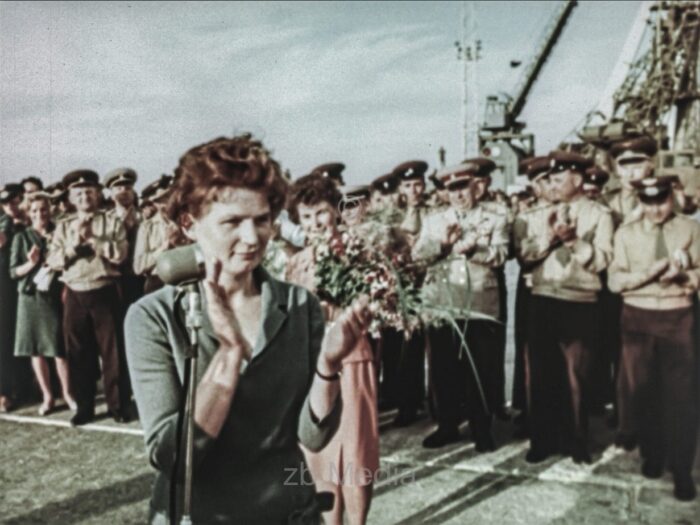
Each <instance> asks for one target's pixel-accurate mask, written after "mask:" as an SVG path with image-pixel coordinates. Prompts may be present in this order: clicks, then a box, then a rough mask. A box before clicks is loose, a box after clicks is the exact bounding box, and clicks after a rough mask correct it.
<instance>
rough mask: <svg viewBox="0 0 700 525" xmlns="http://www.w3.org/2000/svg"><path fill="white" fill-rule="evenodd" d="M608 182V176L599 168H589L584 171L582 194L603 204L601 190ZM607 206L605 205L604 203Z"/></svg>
mask: <svg viewBox="0 0 700 525" xmlns="http://www.w3.org/2000/svg"><path fill="white" fill-rule="evenodd" d="M609 180H610V174H609V173H608V172H607V171H605V170H604V169H603V168H601V167H600V166H591V167H590V168H588V169H587V170H586V173H585V175H584V181H583V192H584V193H585V194H586V197H588V198H589V199H591V200H594V201H599V202H601V203H602V202H604V198H603V190H604V188H605V185H606V184H607V183H608V181H609ZM605 204H606V205H607V203H605Z"/></svg>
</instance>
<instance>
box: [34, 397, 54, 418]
mask: <svg viewBox="0 0 700 525" xmlns="http://www.w3.org/2000/svg"><path fill="white" fill-rule="evenodd" d="M53 407H54V401H53V399H51V400H49V401H44V402H43V403H42V404H41V406H40V407H39V410H38V411H37V413H38V414H39V415H40V416H46V415H48V414H49V413H50V412H51V411H52V410H53Z"/></svg>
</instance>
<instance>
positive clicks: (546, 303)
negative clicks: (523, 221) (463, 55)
mask: <svg viewBox="0 0 700 525" xmlns="http://www.w3.org/2000/svg"><path fill="white" fill-rule="evenodd" d="M550 162H551V165H552V167H551V168H550V171H554V172H558V171H564V170H573V171H577V172H578V173H583V171H584V169H585V167H586V166H587V164H588V162H587V161H586V159H584V158H583V157H580V156H579V155H576V154H570V153H564V152H561V153H559V152H555V153H552V154H550ZM553 212H554V213H556V214H557V216H558V217H559V219H558V220H559V221H560V222H565V223H568V224H570V225H575V238H574V239H573V240H572V241H571V242H569V243H560V242H556V241H554V240H553V239H552V238H551V237H550V236H549V231H550V228H549V223H550V221H551V219H552V213H553ZM531 226H532V231H533V235H532V236H531V237H528V238H526V239H524V240H523V241H522V244H521V247H520V256H521V258H522V260H524V261H526V262H529V263H539V264H537V265H536V266H535V267H534V268H533V271H532V299H531V301H530V323H529V332H528V363H529V370H530V429H529V430H530V438H531V448H530V451H529V452H528V456H527V459H528V461H532V462H537V461H542V460H543V459H545V458H546V457H548V456H549V455H551V454H553V453H556V452H558V451H562V450H563V451H564V452H565V453H567V454H571V455H572V456H573V458H574V460H575V461H585V462H588V461H590V456H589V454H588V451H587V446H586V433H587V415H588V414H587V402H588V394H589V392H588V388H589V383H588V381H589V373H590V363H591V352H592V349H594V348H595V345H596V332H597V331H596V330H595V329H593V330H591V327H595V326H597V325H598V313H599V312H598V306H597V295H598V293H599V292H600V290H601V288H602V284H601V280H600V276H599V274H600V272H601V271H603V270H604V269H605V268H606V267H607V265H608V264H609V262H610V259H611V256H612V234H613V224H612V218H611V216H610V212H609V211H608V210H607V209H606V208H604V207H603V206H601V205H600V204H598V203H596V202H593V201H591V200H589V199H588V198H586V197H584V196H579V197H575V198H574V199H573V200H571V201H570V202H567V203H560V204H558V205H557V206H556V209H555V210H552V209H551V208H550V207H544V208H542V209H541V210H540V211H538V212H537V214H536V216H533V217H532V224H531Z"/></svg>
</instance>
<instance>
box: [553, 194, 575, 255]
mask: <svg viewBox="0 0 700 525" xmlns="http://www.w3.org/2000/svg"><path fill="white" fill-rule="evenodd" d="M558 220H559V221H560V222H562V223H564V224H569V223H571V207H570V206H569V205H568V204H566V203H565V204H563V205H562V206H560V207H559V211H558ZM554 257H556V259H557V261H559V264H561V265H562V266H566V265H567V264H569V262H570V261H571V249H569V247H568V246H560V247H559V248H557V250H556V251H555V252H554Z"/></svg>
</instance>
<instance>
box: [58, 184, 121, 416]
mask: <svg viewBox="0 0 700 525" xmlns="http://www.w3.org/2000/svg"><path fill="white" fill-rule="evenodd" d="M63 183H64V185H65V187H66V188H67V189H68V191H69V193H70V200H71V202H72V203H73V205H74V206H75V207H76V210H77V211H76V213H75V214H74V215H72V216H69V217H67V218H66V219H64V220H62V221H60V222H59V223H57V225H56V230H55V232H54V235H53V237H52V240H51V245H50V248H49V253H48V257H47V261H46V262H47V265H48V266H49V267H50V268H51V269H53V270H55V271H60V272H62V275H61V280H62V281H63V282H64V283H65V285H66V292H65V303H64V312H63V314H64V315H63V333H64V337H65V347H66V352H67V354H68V365H69V369H70V374H71V381H72V384H73V387H74V390H75V397H76V402H77V403H78V411H77V412H76V414H75V415H74V416H73V418H72V419H71V423H72V424H73V425H82V424H85V423H88V422H90V421H92V420H93V419H94V415H95V390H96V382H97V379H98V377H99V360H98V358H101V360H102V380H103V384H104V392H105V397H106V401H107V407H108V408H109V412H110V414H111V416H112V417H113V418H114V420H115V421H117V422H125V421H127V420H128V418H129V414H128V410H129V406H130V400H129V397H128V395H129V392H128V388H125V384H126V379H127V371H126V370H123V369H122V368H121V363H120V359H119V356H120V345H122V344H123V340H122V330H121V326H120V324H119V323H120V320H121V319H122V317H123V314H122V312H121V301H120V299H119V292H118V289H117V282H118V279H119V277H120V275H119V267H120V265H121V264H122V263H123V262H124V260H125V259H126V258H127V256H128V251H129V244H128V241H127V237H126V229H125V228H124V226H123V225H122V224H121V221H119V220H118V219H117V218H116V217H115V216H114V215H111V216H110V215H108V214H106V213H104V212H103V211H99V210H98V206H99V193H100V190H99V177H98V175H97V173H95V172H94V171H91V170H76V171H72V172H70V173H68V174H67V175H66V176H65V177H63Z"/></svg>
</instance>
